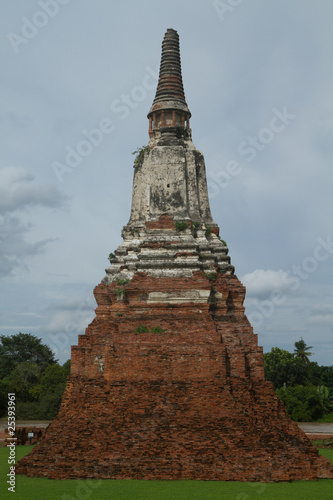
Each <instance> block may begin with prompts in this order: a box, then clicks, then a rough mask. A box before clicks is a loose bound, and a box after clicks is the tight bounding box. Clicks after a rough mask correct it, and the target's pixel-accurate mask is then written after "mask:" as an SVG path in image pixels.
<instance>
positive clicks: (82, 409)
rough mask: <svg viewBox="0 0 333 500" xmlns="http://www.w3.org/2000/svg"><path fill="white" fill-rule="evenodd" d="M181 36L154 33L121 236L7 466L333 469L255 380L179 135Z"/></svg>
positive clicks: (230, 472)
mask: <svg viewBox="0 0 333 500" xmlns="http://www.w3.org/2000/svg"><path fill="white" fill-rule="evenodd" d="M190 117H191V113H190V111H189V108H188V106H187V104H186V101H185V96H184V90H183V83H182V75H181V65H180V56H179V39H178V34H177V33H176V31H174V30H172V29H169V30H167V32H166V35H165V38H164V41H163V45H162V60H161V68H160V75H159V82H158V87H157V92H156V97H155V100H154V102H153V105H152V107H151V109H150V111H149V114H148V118H149V136H150V142H149V147H147V148H145V150H143V151H142V153H141V154H140V155H139V156H138V158H137V160H136V164H135V173H134V183H133V199H132V211H131V216H130V220H129V222H128V224H127V225H126V226H125V227H124V229H123V232H122V236H123V242H122V244H121V245H120V246H119V247H118V249H117V250H115V255H114V257H113V258H111V264H112V265H111V267H110V268H108V269H107V270H106V273H107V274H106V277H105V278H104V279H103V281H102V283H101V284H100V285H98V286H97V287H96V288H95V290H94V294H95V298H96V301H97V304H98V306H97V309H96V317H95V319H94V320H93V322H92V323H91V324H90V325H89V326H88V328H87V330H86V333H85V335H80V336H79V342H78V346H73V347H72V364H71V375H70V377H69V380H68V383H67V387H66V390H65V393H64V396H63V401H62V405H61V408H60V411H59V414H58V416H57V417H56V418H55V419H54V421H53V422H52V423H51V425H50V426H49V428H48V430H47V432H46V434H45V437H44V438H43V439H42V441H41V443H40V444H39V445H38V446H36V447H35V448H34V450H33V451H32V452H31V453H30V454H29V455H27V456H26V457H24V458H23V459H21V460H20V462H19V465H18V466H17V473H24V474H27V475H28V476H47V477H49V478H88V477H91V478H115V479H128V478H132V479H205V480H233V481H288V480H291V479H316V478H323V477H326V478H328V477H333V470H332V468H331V466H330V465H329V463H328V461H327V460H326V459H325V458H323V457H320V456H319V455H318V452H317V450H316V449H315V448H314V447H313V446H312V445H311V443H310V441H309V440H308V439H307V437H306V436H305V434H304V433H303V431H301V430H300V429H299V428H298V426H297V425H296V424H295V423H294V422H293V421H292V420H291V419H290V418H289V416H288V415H287V413H286V410H285V408H284V405H283V404H282V403H281V401H280V400H279V398H278V397H277V395H276V394H275V392H274V390H273V387H272V384H271V383H269V382H265V380H264V367H263V353H262V348H261V347H258V346H257V336H256V335H254V334H253V330H252V327H251V325H250V323H249V321H248V319H247V317H246V316H245V314H244V307H243V301H244V297H245V288H244V286H243V285H242V284H241V283H240V281H239V280H238V278H237V277H236V276H235V275H234V268H233V266H232V265H231V264H230V258H229V256H228V249H227V246H226V244H225V242H224V241H222V240H221V239H220V238H219V228H218V226H217V224H216V223H215V222H214V220H213V219H212V216H211V213H210V208H209V200H208V194H207V184H206V174H205V164H204V158H203V155H202V154H201V153H200V152H199V151H197V150H196V149H195V147H194V145H193V143H192V140H191V129H190V125H189V120H190Z"/></svg>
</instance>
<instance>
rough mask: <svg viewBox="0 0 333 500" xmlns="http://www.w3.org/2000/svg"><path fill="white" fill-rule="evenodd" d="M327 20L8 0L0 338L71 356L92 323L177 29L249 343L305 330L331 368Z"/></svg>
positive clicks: (217, 9) (186, 0) (148, 0)
mask: <svg viewBox="0 0 333 500" xmlns="http://www.w3.org/2000/svg"><path fill="white" fill-rule="evenodd" d="M332 18H333V3H332V1H331V0H319V1H318V0H279V2H272V1H270V2H268V1H267V0H251V1H249V0H243V1H242V0H225V1H207V0H196V1H194V0H182V1H179V0H168V1H165V0H164V1H161V0H141V1H140V2H138V1H134V0H128V1H126V2H118V1H117V2H116V1H113V0H94V1H92V0H37V1H35V0H2V2H1V3H0V33H1V44H0V50H1V67H0V72H1V78H0V96H1V102H2V106H1V111H0V130H1V134H0V142H1V152H2V154H1V159H0V288H1V289H0V294H1V295H0V296H1V303H0V334H5V335H13V334H17V333H18V332H22V333H31V334H33V335H36V336H38V337H40V338H41V339H42V341H43V343H46V344H48V345H49V346H50V347H51V348H52V350H53V351H54V352H55V355H56V358H57V359H59V362H61V363H64V362H65V361H66V360H67V359H68V358H69V357H70V346H71V345H76V344H77V336H78V335H79V334H84V332H85V328H86V327H87V326H88V324H89V323H90V322H91V321H92V319H93V318H94V316H95V313H94V309H95V307H96V302H95V300H94V297H93V289H94V287H95V286H96V285H98V284H99V283H100V281H101V280H102V279H103V277H104V275H105V268H106V267H107V266H108V264H109V263H108V260H107V257H108V255H109V253H110V252H113V251H114V250H115V249H116V248H117V247H118V245H119V244H120V243H121V235H120V233H121V229H122V227H123V226H124V225H125V224H126V223H127V222H128V219H129V214H130V208H131V194H132V177H133V159H134V157H133V156H132V152H133V151H135V150H136V149H137V148H138V147H141V146H143V145H146V144H147V143H148V140H149V137H148V120H147V113H148V111H149V109H150V106H151V104H152V101H153V99H154V96H155V90H156V85H157V75H158V67H159V62H160V55H161V43H162V39H163V36H164V33H165V31H166V30H167V29H168V28H173V29H176V30H177V31H178V33H179V36H180V46H181V58H182V71H183V82H184V89H185V95H186V100H187V103H188V105H189V108H190V110H191V113H192V118H191V128H192V137H193V142H194V145H195V147H196V148H197V149H199V150H200V151H202V153H203V154H204V157H205V161H206V171H207V179H208V186H209V196H210V204H211V210H212V214H213V218H214V220H215V222H217V223H218V224H219V226H220V228H221V237H222V238H223V239H224V240H226V241H227V244H228V247H229V249H230V253H229V255H230V257H231V262H232V264H233V265H234V266H235V270H236V271H235V272H236V275H237V276H238V277H239V279H240V280H241V281H242V283H243V284H244V285H245V286H246V289H247V295H246V300H245V307H246V314H247V316H248V318H249V320H250V321H251V323H252V325H253V327H254V332H255V333H257V334H258V343H259V345H262V346H263V348H264V352H268V351H269V350H270V349H271V348H272V347H275V346H277V347H280V348H281V349H287V350H289V351H290V352H293V349H294V343H295V342H296V341H298V340H299V339H300V338H301V337H302V338H303V339H304V340H305V342H306V343H307V344H308V345H310V346H312V349H311V351H312V352H313V356H312V357H311V360H312V361H316V362H318V363H319V364H321V365H333V359H332V358H333V343H332V326H333V300H332V299H333V272H332V269H333V227H332V208H333V203H332V182H333V170H332V156H333V155H332V153H333V141H332V132H333V130H332V129H333V94H332V80H333V63H332V61H333V57H332V53H333V31H332V26H331V23H332Z"/></svg>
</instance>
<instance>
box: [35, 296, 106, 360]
mask: <svg viewBox="0 0 333 500" xmlns="http://www.w3.org/2000/svg"><path fill="white" fill-rule="evenodd" d="M95 307H96V305H95V303H94V301H93V299H92V298H87V297H81V296H80V297H75V298H72V299H68V300H63V301H61V302H59V303H56V304H54V305H52V306H51V307H49V314H48V321H47V322H46V323H45V324H44V325H42V326H41V332H42V333H43V335H44V339H45V335H46V339H45V340H46V341H47V344H48V345H49V346H50V347H51V349H52V351H53V352H55V354H56V357H59V358H61V360H63V361H66V359H68V358H69V357H70V347H71V345H77V342H78V339H77V336H78V335H79V334H81V335H83V334H84V333H85V329H86V328H87V326H88V324H89V323H90V322H91V321H92V319H93V317H94V308H95Z"/></svg>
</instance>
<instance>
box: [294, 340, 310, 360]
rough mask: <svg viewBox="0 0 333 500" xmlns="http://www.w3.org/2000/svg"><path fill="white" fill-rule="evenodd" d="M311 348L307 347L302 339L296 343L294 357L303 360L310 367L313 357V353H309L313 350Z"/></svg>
mask: <svg viewBox="0 0 333 500" xmlns="http://www.w3.org/2000/svg"><path fill="white" fill-rule="evenodd" d="M312 347H313V346H312V345H311V346H307V345H306V343H305V342H304V340H303V339H302V337H301V340H299V341H298V342H295V349H294V356H295V358H299V359H301V360H302V361H303V362H304V363H306V364H307V366H309V365H310V360H309V356H312V352H308V351H309V349H312Z"/></svg>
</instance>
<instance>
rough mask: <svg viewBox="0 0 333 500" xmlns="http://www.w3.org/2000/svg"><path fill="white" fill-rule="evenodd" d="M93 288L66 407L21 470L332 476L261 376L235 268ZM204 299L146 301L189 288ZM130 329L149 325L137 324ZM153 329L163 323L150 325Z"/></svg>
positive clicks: (240, 477) (245, 477)
mask: <svg viewBox="0 0 333 500" xmlns="http://www.w3.org/2000/svg"><path fill="white" fill-rule="evenodd" d="M116 287H117V284H116V283H112V284H109V285H105V284H101V285H99V286H97V287H96V289H95V297H96V300H97V304H98V307H97V309H96V318H95V319H94V320H93V322H92V323H91V325H89V327H88V328H87V330H86V334H85V335H82V336H80V337H79V345H78V346H73V348H72V374H71V376H70V378H69V380H68V383H67V387H66V391H65V393H64V397H63V401H62V406H61V409H60V412H59V415H58V416H57V418H56V419H55V420H54V421H53V422H52V423H51V424H50V426H49V428H48V430H47V432H46V434H45V437H44V439H43V440H42V442H41V444H40V445H38V446H36V448H35V449H34V451H33V452H32V453H31V454H30V455H28V456H26V457H24V458H23V459H22V460H21V461H20V462H19V465H18V467H17V472H18V473H25V474H27V475H29V476H33V475H36V476H47V477H50V478H57V479H61V478H78V477H81V478H83V477H96V478H117V479H128V478H133V479H206V480H208V479H210V480H234V481H287V480H291V479H316V478H318V477H333V472H332V469H331V467H330V465H329V463H328V462H327V461H326V459H324V458H323V457H320V456H319V455H318V452H317V451H316V449H315V448H314V447H313V446H312V445H311V443H310V441H309V440H308V438H307V437H306V436H305V434H304V433H303V431H301V430H300V429H299V428H298V426H297V424H296V423H294V422H293V421H292V420H291V419H290V418H289V416H288V415H287V413H286V411H285V408H284V406H283V404H282V403H281V401H280V400H279V398H278V397H277V395H276V394H275V392H274V390H273V387H272V385H271V384H270V383H269V382H265V381H264V372H263V355H262V350H261V348H258V346H257V338H256V335H254V334H253V332H252V328H251V326H250V324H249V322H248V320H247V318H246V316H245V315H244V307H243V300H244V293H245V291H244V287H243V286H242V285H241V283H240V282H239V280H238V279H237V277H236V276H234V275H230V276H222V275H217V278H216V280H215V281H214V284H212V283H211V282H210V281H209V280H208V279H207V278H206V277H205V275H204V274H203V273H200V272H199V273H196V275H195V276H193V278H192V279H182V280H181V279H179V280H175V279H167V278H164V279H163V278H153V277H149V276H147V275H146V274H145V273H137V274H136V275H135V276H134V278H133V279H132V281H131V282H129V283H128V284H126V285H124V288H126V295H127V299H126V301H124V302H118V301H117V300H116V296H115V295H114V291H115V289H116ZM194 288H195V289H196V290H202V291H209V292H210V293H213V294H215V295H217V296H218V298H217V299H216V300H213V299H212V300H211V303H209V302H207V301H206V303H204V302H202V303H201V304H200V303H193V302H186V303H180V304H167V303H163V302H162V303H154V304H150V305H149V304H148V303H147V300H148V299H147V298H148V297H149V294H150V293H152V292H154V291H155V292H156V291H160V290H163V291H164V292H165V293H168V292H169V293H171V292H172V293H174V294H175V293H177V292H178V293H179V294H181V293H183V294H184V293H185V292H186V291H191V290H193V289H194ZM138 326H141V327H142V326H145V327H146V329H147V330H148V332H142V333H138V332H136V331H135V330H136V329H137V327H138ZM154 327H155V328H156V327H159V329H161V330H163V332H157V333H152V332H151V330H152V329H154Z"/></svg>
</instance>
